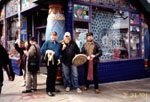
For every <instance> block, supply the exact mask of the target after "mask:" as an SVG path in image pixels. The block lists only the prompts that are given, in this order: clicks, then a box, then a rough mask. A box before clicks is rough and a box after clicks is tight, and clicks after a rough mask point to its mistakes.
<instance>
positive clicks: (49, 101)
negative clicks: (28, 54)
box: [0, 73, 150, 102]
mask: <svg viewBox="0 0 150 102" xmlns="http://www.w3.org/2000/svg"><path fill="white" fill-rule="evenodd" d="M4 77H5V80H4V86H3V89H2V94H1V96H0V102H93V101H94V102H150V91H149V90H150V78H147V79H140V80H130V81H122V82H114V83H105V84H99V86H100V90H101V92H100V94H95V93H94V87H93V85H92V86H91V87H90V89H89V90H88V91H87V92H82V93H81V94H78V93H77V92H76V90H73V91H71V92H65V88H64V87H63V86H62V85H57V86H56V88H57V89H60V90H61V93H56V94H55V95H56V96H55V97H49V96H48V95H47V94H46V90H45V87H46V85H45V81H46V76H45V75H43V74H39V75H38V89H37V91H36V92H33V93H28V94H23V93H21V92H22V91H23V90H25V87H21V86H20V84H21V83H22V82H23V81H22V76H16V77H15V81H14V82H9V81H8V80H7V75H6V73H4ZM82 87H83V86H81V88H82Z"/></svg>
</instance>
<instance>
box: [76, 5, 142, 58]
mask: <svg viewBox="0 0 150 102" xmlns="http://www.w3.org/2000/svg"><path fill="white" fill-rule="evenodd" d="M76 5H78V4H74V40H75V41H76V43H77V45H78V46H79V48H80V50H81V48H82V46H83V44H84V43H85V42H86V39H85V36H86V33H87V32H93V34H94V41H96V42H97V43H98V44H99V45H100V46H101V49H102V51H103V53H102V56H101V57H100V60H101V61H113V60H121V59H132V58H138V57H141V48H140V26H139V25H140V19H139V18H140V17H139V15H138V14H136V13H135V14H133V13H132V14H131V15H130V12H128V11H122V10H113V9H103V8H101V7H96V6H92V8H89V10H88V11H89V13H88V16H89V17H90V16H91V19H88V20H87V21H85V20H84V19H81V18H79V17H77V16H75V14H76V11H77V8H79V7H76ZM80 7H86V5H80ZM87 7H89V6H87ZM90 9H91V10H90ZM90 12H91V13H90ZM90 14H92V15H90Z"/></svg>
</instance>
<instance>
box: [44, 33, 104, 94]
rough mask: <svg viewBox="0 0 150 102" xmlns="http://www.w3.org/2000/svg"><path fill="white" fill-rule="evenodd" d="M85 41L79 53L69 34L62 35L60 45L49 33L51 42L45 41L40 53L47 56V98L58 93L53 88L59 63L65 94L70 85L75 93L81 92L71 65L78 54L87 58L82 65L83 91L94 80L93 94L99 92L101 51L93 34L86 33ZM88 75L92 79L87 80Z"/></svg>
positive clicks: (75, 72) (75, 69) (54, 34)
mask: <svg viewBox="0 0 150 102" xmlns="http://www.w3.org/2000/svg"><path fill="white" fill-rule="evenodd" d="M86 39H87V42H86V43H85V44H84V45H83V48H82V51H81V52H80V50H79V48H78V46H77V44H76V43H75V42H74V41H73V40H72V39H71V34H70V33H69V32H66V33H65V34H64V39H63V41H61V43H59V42H57V33H56V32H51V41H46V42H45V43H44V44H43V46H42V48H41V53H42V55H44V56H47V57H46V59H47V61H46V67H47V72H48V73H47V81H46V92H47V94H48V95H49V96H54V92H60V91H59V90H58V89H56V88H55V81H56V72H57V68H58V65H59V64H60V62H61V65H62V74H63V79H64V85H65V87H66V92H69V91H70V90H71V85H73V87H74V88H75V89H76V91H77V93H81V92H82V91H81V89H80V86H79V84H78V70H77V66H75V65H73V64H72V59H73V58H74V57H75V56H76V55H77V54H80V53H82V54H85V55H87V56H88V57H87V59H88V61H87V62H86V63H85V64H84V66H85V87H84V88H83V91H86V90H88V88H89V80H94V85H95V93H99V92H100V91H99V87H98V71H97V64H98V63H99V57H100V56H101V55H102V50H101V48H100V46H99V45H98V44H97V43H96V42H94V41H93V33H87V35H86ZM91 69H92V72H91ZM88 74H91V75H92V79H91V78H90V79H88Z"/></svg>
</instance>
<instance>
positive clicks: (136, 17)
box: [130, 14, 140, 24]
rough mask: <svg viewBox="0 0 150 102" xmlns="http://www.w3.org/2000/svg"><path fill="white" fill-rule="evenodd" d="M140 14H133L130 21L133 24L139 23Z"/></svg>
mask: <svg viewBox="0 0 150 102" xmlns="http://www.w3.org/2000/svg"><path fill="white" fill-rule="evenodd" d="M139 19H140V17H139V14H131V20H130V23H131V24H139Z"/></svg>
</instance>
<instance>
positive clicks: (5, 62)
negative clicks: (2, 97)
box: [0, 44, 15, 94]
mask: <svg viewBox="0 0 150 102" xmlns="http://www.w3.org/2000/svg"><path fill="white" fill-rule="evenodd" d="M0 54H1V55H0V94H1V89H2V86H3V70H2V69H3V68H4V69H5V70H6V72H7V75H8V79H9V80H10V81H13V80H14V77H15V74H14V72H13V70H12V65H11V61H10V59H9V57H8V53H7V51H6V50H5V48H4V47H3V46H2V45H1V44H0Z"/></svg>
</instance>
